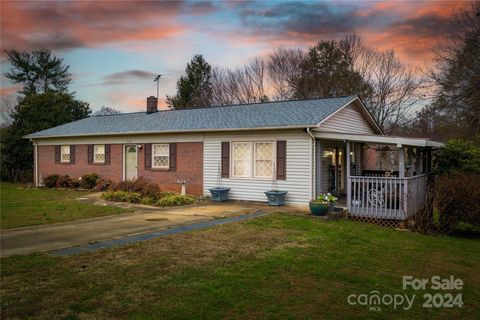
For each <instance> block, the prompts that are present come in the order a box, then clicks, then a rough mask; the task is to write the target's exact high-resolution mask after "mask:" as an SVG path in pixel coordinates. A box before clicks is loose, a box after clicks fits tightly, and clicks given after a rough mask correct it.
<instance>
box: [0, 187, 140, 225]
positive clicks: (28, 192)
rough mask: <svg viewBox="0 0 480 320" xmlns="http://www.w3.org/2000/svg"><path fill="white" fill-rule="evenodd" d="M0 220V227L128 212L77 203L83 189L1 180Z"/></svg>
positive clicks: (83, 193)
mask: <svg viewBox="0 0 480 320" xmlns="http://www.w3.org/2000/svg"><path fill="white" fill-rule="evenodd" d="M0 188H1V190H0V192H1V198H0V201H1V202H0V203H1V210H0V221H1V227H2V229H5V228H16V227H24V226H32V225H38V224H45V223H54V222H64V221H71V220H78V219H85V218H93V217H99V216H105V215H110V214H119V213H124V212H129V211H131V210H125V209H121V208H117V207H111V206H94V205H90V204H84V203H79V202H78V201H77V200H75V199H76V198H79V197H82V196H83V195H85V194H87V193H88V192H86V191H75V190H67V189H64V190H56V189H20V185H19V184H12V183H6V182H1V184H0Z"/></svg>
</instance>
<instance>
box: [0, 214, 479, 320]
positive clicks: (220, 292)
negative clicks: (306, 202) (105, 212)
mask: <svg viewBox="0 0 480 320" xmlns="http://www.w3.org/2000/svg"><path fill="white" fill-rule="evenodd" d="M1 264H2V275H1V280H2V288H1V295H2V301H1V307H2V308H1V312H2V314H1V316H2V318H5V319H6V318H43V319H53V318H65V319H84V318H101V319H104V318H115V319H118V318H123V319H218V318H223V319H225V318H228V319H318V318H327V319H329V318H343V319H345V318H346V319H348V318H355V319H358V318H360V319H362V318H363V319H370V318H373V319H398V318H400V319H402V318H403V319H427V318H432V319H475V318H477V316H478V313H479V310H480V276H479V270H480V241H479V240H477V239H464V238H454V237H446V236H438V237H431V236H423V235H420V234H415V233H410V232H402V231H395V230H393V229H387V228H381V227H377V226H373V225H368V224H363V223H355V222H351V221H335V222H327V221H323V220H317V219H310V218H305V217H298V216H290V215H285V214H274V215H270V216H266V217H263V218H258V219H255V220H249V221H245V222H241V223H235V224H230V225H224V226H219V227H215V228H211V229H207V230H199V231H194V232H189V233H184V234H178V235H174V236H169V237H164V238H159V239H153V240H149V241H145V242H141V243H137V244H135V245H130V246H123V247H117V248H112V249H107V250H101V251H96V252H92V253H86V254H81V255H77V256H73V257H66V258H58V257H51V256H47V255H44V254H36V255H30V256H16V257H9V258H5V259H2V260H1ZM404 275H412V276H414V277H418V278H430V277H432V276H434V275H440V276H442V277H448V276H450V275H454V276H455V277H456V278H460V279H462V280H463V282H464V288H463V290H461V293H462V295H463V301H464V307H463V308H453V309H435V308H433V309H426V308H423V307H422V303H421V302H420V301H423V293H424V291H419V292H415V291H412V290H407V291H404V290H403V289H402V280H401V279H402V276H404ZM372 290H378V291H379V292H380V293H381V294H385V293H400V294H402V293H407V294H417V298H416V301H415V303H414V306H413V308H412V309H411V310H408V311H405V310H399V309H397V310H394V309H393V307H392V306H385V307H382V310H381V311H380V312H373V311H369V310H368V308H367V307H365V306H358V305H356V306H351V305H348V303H347V297H348V296H349V295H350V294H362V293H370V292H371V291H372ZM430 292H431V291H430Z"/></svg>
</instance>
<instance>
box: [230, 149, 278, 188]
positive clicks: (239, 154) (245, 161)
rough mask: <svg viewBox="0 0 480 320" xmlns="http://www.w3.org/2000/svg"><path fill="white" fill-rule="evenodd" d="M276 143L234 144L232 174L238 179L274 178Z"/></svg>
mask: <svg viewBox="0 0 480 320" xmlns="http://www.w3.org/2000/svg"><path fill="white" fill-rule="evenodd" d="M274 145H275V144H274V142H272V141H258V142H232V159H233V161H232V172H233V175H232V176H233V177H237V178H252V177H254V178H270V179H271V178H273V177H274V167H275V165H274V159H275V158H274V152H275V147H274Z"/></svg>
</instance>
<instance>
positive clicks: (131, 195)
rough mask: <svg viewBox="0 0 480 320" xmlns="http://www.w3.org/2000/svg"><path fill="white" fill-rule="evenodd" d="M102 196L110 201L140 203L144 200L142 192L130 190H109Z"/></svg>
mask: <svg viewBox="0 0 480 320" xmlns="http://www.w3.org/2000/svg"><path fill="white" fill-rule="evenodd" d="M102 198H103V199H105V200H108V201H120V202H131V203H140V202H141V201H142V195H141V194H140V193H138V192H128V191H107V192H105V193H103V194H102Z"/></svg>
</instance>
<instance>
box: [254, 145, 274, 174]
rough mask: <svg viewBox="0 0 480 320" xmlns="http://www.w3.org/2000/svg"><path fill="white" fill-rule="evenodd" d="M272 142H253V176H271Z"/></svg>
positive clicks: (272, 166) (272, 167)
mask: <svg viewBox="0 0 480 320" xmlns="http://www.w3.org/2000/svg"><path fill="white" fill-rule="evenodd" d="M273 152H274V146H273V142H255V177H256V178H273V169H274V165H273V159H274V155H273Z"/></svg>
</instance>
